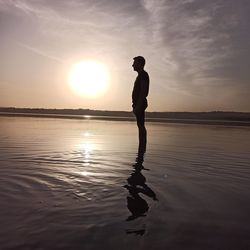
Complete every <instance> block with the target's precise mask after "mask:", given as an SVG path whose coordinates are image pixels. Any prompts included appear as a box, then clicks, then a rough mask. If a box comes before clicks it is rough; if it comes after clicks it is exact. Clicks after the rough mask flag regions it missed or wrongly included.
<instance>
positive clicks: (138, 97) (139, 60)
mask: <svg viewBox="0 0 250 250" xmlns="http://www.w3.org/2000/svg"><path fill="white" fill-rule="evenodd" d="M145 62H146V61H145V58H144V57H142V56H137V57H135V58H134V63H133V65H132V67H133V68H134V71H137V73H138V76H137V78H136V80H135V83H134V88H133V92H132V107H133V113H134V114H135V117H136V121H137V126H138V130H139V151H144V152H145V151H146V143H147V131H146V128H145V124H144V123H145V110H146V108H147V106H148V102H147V96H148V91H149V76H148V73H147V72H146V71H145V70H144V66H145Z"/></svg>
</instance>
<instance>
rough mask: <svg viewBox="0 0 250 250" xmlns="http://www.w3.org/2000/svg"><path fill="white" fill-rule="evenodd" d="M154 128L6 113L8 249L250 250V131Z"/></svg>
mask: <svg viewBox="0 0 250 250" xmlns="http://www.w3.org/2000/svg"><path fill="white" fill-rule="evenodd" d="M146 127H147V133H148V137H147V150H146V153H145V154H144V159H143V162H142V160H140V163H142V165H143V168H140V169H139V170H138V168H137V167H138V159H137V157H138V155H137V153H138V138H137V137H138V135H137V127H136V123H135V121H126V120H121V121H119V120H116V121H114V120H108V119H106V120H101V119H100V120H93V119H91V117H88V119H73V118H72V119H63V118H61V119H58V118H53V117H12V116H10V117H8V116H1V117H0V165H1V167H0V195H1V199H0V207H1V213H0V221H1V229H0V246H1V249H2V250H9V249H18V250H24V249H25V250H26V249H32V250H35V249H37V250H38V249H39V250H41V249H46V250H47V249H53V250H56V249H65V250H66V249H67V250H69V249H88V250H89V249H171V250H172V249H176V250H177V249H178V250H179V249H190V250H191V249H192V250H194V249H197V250H206V249H209V250H211V249H213V250H214V249H219V250H220V249H227V250H228V249H250V240H249V235H250V214H249V211H250V194H249V188H250V183H249V179H250V164H249V162H250V155H249V148H250V127H249V126H223V125H206V124H202V125H201V124H181V123H178V124H177V123H160V122H159V123H158V122H147V124H146ZM139 165H140V164H139Z"/></svg>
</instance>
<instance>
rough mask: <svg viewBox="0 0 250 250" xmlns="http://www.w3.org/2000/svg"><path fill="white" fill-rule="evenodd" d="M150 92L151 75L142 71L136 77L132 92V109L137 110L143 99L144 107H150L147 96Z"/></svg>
mask: <svg viewBox="0 0 250 250" xmlns="http://www.w3.org/2000/svg"><path fill="white" fill-rule="evenodd" d="M148 91H149V75H148V73H147V72H146V71H144V70H143V71H142V72H140V73H139V74H138V76H137V77H136V80H135V83H134V88H133V92H132V107H133V108H135V107H136V106H137V104H138V101H139V99H140V98H142V99H143V100H142V107H141V108H143V109H146V108H147V106H148V103H147V96H148Z"/></svg>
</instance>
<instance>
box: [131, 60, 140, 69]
mask: <svg viewBox="0 0 250 250" xmlns="http://www.w3.org/2000/svg"><path fill="white" fill-rule="evenodd" d="M132 67H133V68H134V71H138V70H139V69H140V62H139V61H138V60H134V63H133V65H132Z"/></svg>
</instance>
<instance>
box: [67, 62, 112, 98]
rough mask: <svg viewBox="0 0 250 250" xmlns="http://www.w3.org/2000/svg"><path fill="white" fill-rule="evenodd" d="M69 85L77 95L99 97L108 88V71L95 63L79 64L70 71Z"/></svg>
mask: <svg viewBox="0 0 250 250" xmlns="http://www.w3.org/2000/svg"><path fill="white" fill-rule="evenodd" d="M69 84H70V87H71V89H72V90H73V91H74V92H75V93H76V94H77V95H80V96H87V97H96V96H99V95H101V94H102V93H104V92H105V91H106V90H107V88H108V84H109V74H108V70H107V68H106V67H105V66H104V65H103V64H101V63H98V62H95V61H82V62H79V63H77V64H74V65H73V66H72V67H71V69H70V71H69Z"/></svg>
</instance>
